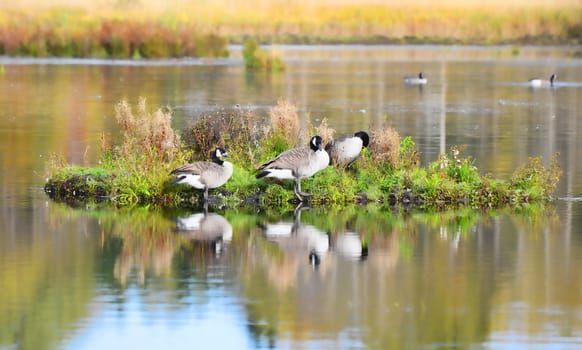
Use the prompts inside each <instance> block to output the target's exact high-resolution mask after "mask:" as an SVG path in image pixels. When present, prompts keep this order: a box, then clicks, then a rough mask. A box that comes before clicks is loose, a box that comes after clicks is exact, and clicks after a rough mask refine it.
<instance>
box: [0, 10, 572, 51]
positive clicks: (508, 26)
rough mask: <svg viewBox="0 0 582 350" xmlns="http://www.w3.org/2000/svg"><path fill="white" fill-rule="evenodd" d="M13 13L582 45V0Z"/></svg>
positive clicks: (283, 38)
mask: <svg viewBox="0 0 582 350" xmlns="http://www.w3.org/2000/svg"><path fill="white" fill-rule="evenodd" d="M55 8H57V10H54V9H55ZM48 9H53V10H52V11H49V10H48ZM72 9H75V11H73V12H72ZM47 11H49V12H47ZM15 13H21V14H27V15H30V17H31V18H35V19H38V18H42V17H43V16H45V17H46V16H49V17H52V18H54V17H55V16H57V17H58V16H59V14H61V15H62V14H63V13H73V15H72V16H63V17H62V19H63V25H65V26H66V25H70V24H69V22H83V23H88V22H90V23H94V22H98V21H101V20H103V19H115V20H119V21H129V20H131V21H138V22H156V23H161V24H163V25H165V26H167V27H169V28H179V27H180V26H181V25H184V24H187V25H188V27H189V28H190V27H191V26H194V28H196V29H197V30H199V31H200V32H210V33H214V34H217V35H220V36H224V37H227V38H229V40H230V41H231V42H239V43H241V42H242V41H243V38H244V36H248V35H252V36H257V37H259V38H260V39H261V41H262V42H263V43H264V42H274V43H287V42H292V43H317V42H426V41H429V42H445V43H446V42H461V43H485V44H486V43H500V42H509V41H515V40H522V41H524V40H525V41H528V40H531V39H536V38H537V39H538V41H537V42H540V40H539V38H542V40H541V42H551V43H556V42H560V43H580V42H582V2H581V1H580V0H555V1H548V0H530V1H526V0H514V1H507V0H490V1H487V2H484V1H482V0H465V1H462V0H444V1H429V0H416V1H401V0H387V1H377V0H362V1H355V0H294V1H293V0H291V1H286V0H274V1H267V0H245V1H243V0H170V1H163V0H96V1H89V0H44V1H43V0H40V1H36V0H21V1H17V2H9V1H3V2H2V3H1V4H0V26H1V25H2V24H3V23H6V22H7V21H10V19H11V18H14V16H13V15H14V14H15ZM33 22H34V21H33ZM0 34H1V33H0ZM435 39H436V40H435Z"/></svg>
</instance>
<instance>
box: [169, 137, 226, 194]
mask: <svg viewBox="0 0 582 350" xmlns="http://www.w3.org/2000/svg"><path fill="white" fill-rule="evenodd" d="M225 157H228V154H227V153H226V151H225V150H224V148H221V147H219V148H217V149H215V150H214V152H212V162H196V163H192V164H186V165H182V166H181V167H179V168H177V169H174V170H173V171H172V172H171V173H170V175H176V178H174V179H172V180H171V181H170V183H172V184H188V185H190V186H192V187H194V188H197V189H200V190H204V202H205V203H206V201H207V200H208V189H209V188H217V187H220V186H222V185H224V184H225V183H226V181H228V179H230V177H231V176H232V164H231V163H230V162H227V161H224V160H223V158H225Z"/></svg>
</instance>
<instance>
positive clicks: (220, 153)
mask: <svg viewBox="0 0 582 350" xmlns="http://www.w3.org/2000/svg"><path fill="white" fill-rule="evenodd" d="M226 157H228V153H226V150H225V149H224V148H222V147H218V148H217V149H215V150H214V152H212V161H213V162H214V163H216V164H219V165H222V163H224V161H223V160H222V158H226Z"/></svg>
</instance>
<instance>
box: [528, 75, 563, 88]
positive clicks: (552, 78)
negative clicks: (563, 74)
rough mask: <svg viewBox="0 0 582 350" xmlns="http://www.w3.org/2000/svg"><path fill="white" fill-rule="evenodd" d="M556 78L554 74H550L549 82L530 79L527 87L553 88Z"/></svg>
mask: <svg viewBox="0 0 582 350" xmlns="http://www.w3.org/2000/svg"><path fill="white" fill-rule="evenodd" d="M556 78H557V75H556V74H552V75H551V76H550V80H545V79H540V78H532V79H530V80H529V85H530V86H531V87H552V86H554V81H555V80H556Z"/></svg>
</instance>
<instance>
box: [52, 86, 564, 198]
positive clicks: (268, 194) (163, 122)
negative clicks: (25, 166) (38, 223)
mask: <svg viewBox="0 0 582 350" xmlns="http://www.w3.org/2000/svg"><path fill="white" fill-rule="evenodd" d="M115 111H116V119H117V122H118V124H119V127H120V130H121V133H122V141H121V143H120V144H119V145H117V146H110V145H109V143H108V142H106V141H105V140H104V141H103V146H102V149H101V154H100V157H99V161H98V165H96V166H95V167H80V166H77V165H71V164H67V163H66V162H65V161H64V160H63V159H62V157H60V156H58V155H55V156H52V157H51V160H50V161H49V162H48V164H47V165H48V166H47V171H48V174H47V175H48V181H47V183H46V185H45V191H46V193H47V194H48V195H49V196H50V197H51V198H53V199H55V200H62V201H100V202H102V201H109V202H111V204H113V205H115V206H131V205H157V206H165V207H178V206H183V205H198V203H199V202H200V199H201V198H202V193H203V191H201V190H197V189H194V188H192V187H190V186H187V185H171V184H170V183H169V180H170V178H171V177H170V175H169V173H170V171H172V170H173V169H175V168H177V167H178V166H180V165H183V164H186V163H191V162H193V161H197V160H204V161H209V160H210V154H211V152H212V150H214V148H215V147H217V146H220V147H224V148H225V149H226V150H227V151H228V154H229V156H230V159H229V160H230V162H232V163H233V164H234V173H233V175H232V177H231V178H230V180H228V181H227V183H226V184H225V185H224V186H222V187H220V188H218V189H215V190H211V191H210V199H209V204H210V205H211V206H215V205H224V206H228V207H237V206H240V205H252V206H267V205H268V206H285V205H288V204H289V203H296V201H297V199H296V198H295V196H294V195H293V190H292V189H293V184H292V182H291V181H284V182H280V181H276V180H272V179H269V180H266V179H256V178H255V174H256V171H257V170H256V169H257V167H258V166H259V165H260V164H262V163H263V162H264V161H265V160H267V159H270V158H272V157H274V156H276V155H277V154H279V153H281V152H283V151H285V150H287V149H290V148H292V147H296V146H298V145H303V144H305V145H307V142H308V140H309V137H310V136H312V135H316V134H317V135H320V136H321V137H322V138H323V140H324V143H327V142H328V141H330V140H332V139H333V134H334V130H333V129H332V128H330V127H329V126H328V125H327V120H326V119H323V120H322V122H321V123H320V124H319V125H318V126H314V125H312V124H311V123H309V122H308V123H307V125H306V126H305V127H303V128H300V120H299V116H298V113H297V109H296V107H295V106H294V105H292V104H290V103H289V102H287V101H284V100H281V101H279V103H278V105H277V106H275V107H273V108H272V109H271V111H270V113H269V116H268V117H262V118H261V117H259V116H256V115H253V114H252V112H251V111H245V110H244V109H238V110H235V111H232V112H227V111H222V112H216V113H213V114H209V115H204V116H201V117H200V118H198V119H197V120H196V121H195V122H194V123H193V124H192V125H190V126H189V127H188V128H187V129H186V130H184V131H183V133H182V137H180V135H178V133H177V132H176V131H175V130H173V129H172V127H171V118H172V112H171V110H168V109H158V110H157V111H155V112H153V113H152V112H150V111H148V109H147V106H146V101H145V99H143V98H142V99H141V100H140V102H139V104H138V106H137V109H136V110H134V109H133V108H132V107H131V106H130V105H129V104H128V103H127V102H126V101H122V102H120V103H118V104H117V105H116V108H115ZM370 130H372V131H371V133H370V145H369V146H368V148H364V149H363V151H362V155H361V157H360V158H359V159H358V160H357V161H355V162H354V164H353V165H352V166H351V167H350V168H348V169H345V168H338V167H334V166H329V167H327V168H326V169H325V170H323V171H321V172H319V173H317V174H315V175H314V176H313V177H311V178H307V179H304V181H303V182H302V185H303V189H304V190H305V191H307V192H309V193H311V194H312V197H311V198H310V200H309V203H310V204H311V205H333V206H344V205H348V204H353V203H362V204H365V203H371V202H376V203H386V204H390V205H397V204H411V205H415V206H418V207H422V208H435V207H436V208H455V207H459V206H464V207H467V206H469V207H474V208H499V207H503V206H516V205H521V204H523V203H531V202H545V201H549V200H551V199H552V193H553V192H554V190H555V189H556V186H557V183H558V181H559V178H560V175H561V170H560V168H559V166H558V162H557V159H556V158H557V155H556V156H555V157H553V159H551V161H550V164H549V166H547V167H546V166H544V165H543V164H542V160H541V158H540V157H535V158H530V159H529V161H528V163H527V164H524V165H522V166H521V167H519V168H517V169H516V170H515V172H514V173H513V175H512V176H511V178H510V179H509V180H498V179H493V178H491V177H489V176H487V175H481V174H480V173H479V172H478V170H477V168H476V167H475V166H474V162H473V160H472V159H471V158H470V157H463V156H462V154H461V153H462V152H461V151H462V149H461V147H452V148H451V150H450V152H449V154H441V155H440V156H439V157H438V159H436V160H435V161H433V162H431V163H430V164H428V165H427V166H426V167H421V166H420V164H419V163H420V162H419V154H418V151H417V148H416V145H415V143H414V141H413V140H412V139H411V138H410V137H404V138H401V137H400V135H399V134H398V132H397V131H396V130H394V129H393V128H391V127H388V126H386V125H383V126H374V127H373V128H371V129H370Z"/></svg>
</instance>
